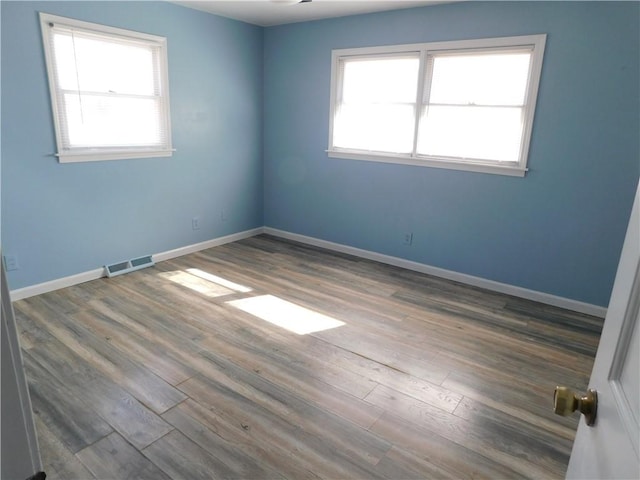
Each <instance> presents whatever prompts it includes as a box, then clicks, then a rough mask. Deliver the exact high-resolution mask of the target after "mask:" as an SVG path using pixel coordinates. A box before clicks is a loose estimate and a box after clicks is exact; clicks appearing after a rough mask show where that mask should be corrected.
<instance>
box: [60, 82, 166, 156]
mask: <svg viewBox="0 0 640 480" xmlns="http://www.w3.org/2000/svg"><path fill="white" fill-rule="evenodd" d="M63 103H64V106H65V114H66V118H67V127H68V131H67V135H68V141H69V146H70V147H72V148H73V147H121V146H152V145H162V128H161V125H160V124H159V119H160V102H159V100H157V99H155V98H150V99H144V98H143V99H140V98H127V97H124V98H123V97H114V96H106V95H82V96H80V95H78V94H77V93H69V94H65V95H64V96H63Z"/></svg>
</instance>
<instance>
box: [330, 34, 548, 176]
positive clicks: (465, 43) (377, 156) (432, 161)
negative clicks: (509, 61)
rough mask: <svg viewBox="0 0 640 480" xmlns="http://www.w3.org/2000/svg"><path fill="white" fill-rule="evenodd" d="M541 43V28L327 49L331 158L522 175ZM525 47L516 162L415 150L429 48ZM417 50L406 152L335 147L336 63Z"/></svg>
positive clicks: (432, 50) (338, 78)
mask: <svg viewBox="0 0 640 480" xmlns="http://www.w3.org/2000/svg"><path fill="white" fill-rule="evenodd" d="M545 43H546V34H539V35H523V36H516V37H499V38H485V39H476V40H460V41H447V42H431V43H418V44H406V45H393V46H380V47H364V48H348V49H337V50H333V51H332V53H331V94H330V111H329V148H328V150H327V154H328V156H329V157H332V158H343V159H352V160H367V161H374V162H385V163H397V164H402V165H416V166H426V167H436V168H446V169H453V170H466V171H472V172H483V173H494V174H502V175H510V176H519V177H523V176H524V175H525V174H526V172H527V161H528V155H529V145H530V142H531V132H532V129H533V119H534V113H535V109H536V100H537V97H538V86H539V83H540V75H541V72H542V60H543V55H544V48H545ZM523 48H526V49H530V50H531V52H532V57H531V62H530V68H529V76H528V80H527V87H526V94H525V101H524V106H523V131H522V138H521V142H520V153H519V158H518V161H517V162H506V161H492V160H477V159H465V158H457V157H439V156H429V155H423V154H418V153H416V144H417V135H418V122H419V117H420V112H421V108H422V105H423V98H424V95H425V89H428V88H429V86H428V85H425V84H426V83H428V81H429V79H428V78H426V77H427V76H426V75H425V73H426V72H425V69H426V68H427V67H426V63H427V56H428V55H432V54H436V55H437V54H438V53H441V54H447V53H473V52H474V51H477V52H483V53H484V52H486V51H490V50H493V49H495V50H496V51H500V50H506V51H511V50H514V51H515V50H517V49H523ZM416 53H419V55H420V69H419V79H418V82H419V83H418V88H417V95H416V102H415V112H416V127H415V131H414V135H415V137H414V147H413V151H412V153H410V154H396V153H388V152H376V151H369V150H357V149H350V148H340V147H336V146H334V144H333V128H334V118H335V115H336V113H337V111H338V108H339V106H340V101H341V99H340V96H341V88H342V77H341V75H342V69H341V63H342V62H343V61H344V60H349V59H350V58H351V59H354V58H363V57H371V58H372V59H375V58H376V57H384V56H385V55H389V54H416Z"/></svg>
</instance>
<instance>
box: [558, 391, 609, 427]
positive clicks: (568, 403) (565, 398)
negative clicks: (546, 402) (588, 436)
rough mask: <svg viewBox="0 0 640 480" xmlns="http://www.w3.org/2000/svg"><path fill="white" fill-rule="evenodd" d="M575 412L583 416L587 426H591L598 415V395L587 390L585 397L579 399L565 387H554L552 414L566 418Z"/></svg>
mask: <svg viewBox="0 0 640 480" xmlns="http://www.w3.org/2000/svg"><path fill="white" fill-rule="evenodd" d="M576 410H579V411H580V413H582V414H583V415H584V420H585V422H587V425H589V426H592V425H593V424H594V423H595V421H596V414H597V413H598V393H597V392H596V391H595V390H592V389H589V390H588V391H587V394H586V395H584V396H582V397H579V396H578V395H576V394H575V393H573V391H572V390H571V389H569V388H567V387H556V390H555V392H554V393H553V411H554V413H555V414H556V415H562V416H564V417H566V416H567V415H571V414H572V413H573V412H575V411H576Z"/></svg>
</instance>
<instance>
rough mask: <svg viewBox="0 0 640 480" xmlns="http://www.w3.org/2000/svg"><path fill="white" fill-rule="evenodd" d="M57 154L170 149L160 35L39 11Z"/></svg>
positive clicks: (119, 155)
mask: <svg viewBox="0 0 640 480" xmlns="http://www.w3.org/2000/svg"><path fill="white" fill-rule="evenodd" d="M40 23H41V28H42V37H43V42H44V51H45V58H46V65H47V72H48V76H49V90H50V94H51V105H52V110H53V120H54V126H55V133H56V140H57V145H58V151H57V153H56V155H57V156H58V158H59V160H60V162H82V161H91V160H117V159H125V158H143V157H166V156H170V155H171V154H172V147H171V124H170V117H169V84H168V74H167V52H166V39H165V38H164V37H158V36H155V35H148V34H144V33H139V32H133V31H130V30H122V29H118V28H113V27H106V26H103V25H97V24H94V23H88V22H82V21H79V20H74V19H69V18H64V17H58V16H54V15H49V14H45V13H41V14H40Z"/></svg>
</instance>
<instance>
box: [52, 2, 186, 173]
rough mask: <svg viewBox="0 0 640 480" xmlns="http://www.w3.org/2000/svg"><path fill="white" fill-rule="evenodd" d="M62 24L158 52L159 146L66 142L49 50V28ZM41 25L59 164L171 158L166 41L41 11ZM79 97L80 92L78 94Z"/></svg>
mask: <svg viewBox="0 0 640 480" xmlns="http://www.w3.org/2000/svg"><path fill="white" fill-rule="evenodd" d="M52 24H53V25H62V26H64V27H68V28H71V29H74V30H77V31H82V32H89V33H95V34H98V35H100V36H103V37H105V36H106V37H112V38H113V39H114V42H117V41H120V42H122V41H124V42H131V43H138V44H143V45H145V46H148V47H152V48H155V49H157V51H158V60H157V61H158V64H159V65H158V68H157V71H156V74H157V76H156V81H157V83H158V85H159V87H158V91H159V93H158V94H157V95H156V96H155V98H157V99H158V100H159V102H160V109H159V112H160V115H159V116H160V118H159V122H160V124H161V128H162V130H163V131H164V132H165V135H164V139H163V140H164V141H163V142H162V144H161V145H160V144H159V145H144V144H141V145H126V146H109V147H107V146H95V147H84V146H83V147H77V146H72V145H70V144H69V142H68V141H65V136H64V134H63V132H64V131H65V129H66V128H67V127H66V124H64V122H65V115H63V112H62V109H63V105H62V100H61V95H62V90H61V89H60V87H59V85H58V80H57V78H56V74H55V71H56V70H55V65H54V53H53V51H52V47H51V43H52V42H51V37H52V33H51V28H50V26H51V25H52ZM40 26H41V32H42V41H43V45H44V53H45V62H46V69H47V76H48V80H49V93H50V96H51V108H52V113H53V123H54V127H55V134H56V144H57V149H58V151H57V152H56V153H54V155H55V156H56V157H58V160H59V162H60V163H69V162H89V161H101V160H123V159H132V158H155V157H170V156H171V155H172V154H173V151H174V149H173V148H172V145H171V117H170V111H169V74H168V66H167V65H168V61H167V39H166V38H164V37H160V36H157V35H150V34H147V33H141V32H136V31H132V30H124V29H121V28H115V27H110V26H106V25H100V24H97V23H90V22H84V21H81V20H76V19H72V18H67V17H61V16H57V15H51V14H48V13H43V12H40ZM111 93H114V94H115V92H107V93H104V95H109V94H111ZM79 94H80V92H79Z"/></svg>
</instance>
